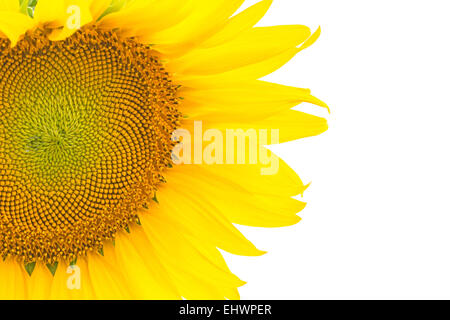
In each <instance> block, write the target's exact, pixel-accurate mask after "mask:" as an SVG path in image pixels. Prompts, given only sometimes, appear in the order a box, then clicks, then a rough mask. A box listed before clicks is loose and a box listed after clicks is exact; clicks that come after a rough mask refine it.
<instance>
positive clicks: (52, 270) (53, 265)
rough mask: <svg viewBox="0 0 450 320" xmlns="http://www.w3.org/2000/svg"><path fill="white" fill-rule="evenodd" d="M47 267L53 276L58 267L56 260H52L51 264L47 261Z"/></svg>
mask: <svg viewBox="0 0 450 320" xmlns="http://www.w3.org/2000/svg"><path fill="white" fill-rule="evenodd" d="M47 268H48V270H50V272H51V274H52V276H55V273H56V269H58V261H56V262H54V263H53V264H50V263H47Z"/></svg>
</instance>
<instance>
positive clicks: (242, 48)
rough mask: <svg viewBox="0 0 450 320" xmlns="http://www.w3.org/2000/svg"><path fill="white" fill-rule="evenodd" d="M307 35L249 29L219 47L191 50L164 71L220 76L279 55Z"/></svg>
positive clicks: (293, 29) (298, 29)
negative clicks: (219, 74)
mask: <svg viewBox="0 0 450 320" xmlns="http://www.w3.org/2000/svg"><path fill="white" fill-rule="evenodd" d="M310 35H311V31H310V29H309V28H308V27H305V26H300V25H299V26H276V27H261V28H253V29H251V30H249V31H247V32H245V33H244V34H242V35H240V36H239V37H237V38H235V39H234V40H232V41H228V42H226V43H225V44H223V45H220V46H217V47H212V48H207V49H197V50H193V51H191V52H189V53H188V54H186V55H184V56H183V57H181V58H179V59H176V60H172V61H171V62H170V63H168V64H167V66H166V67H167V68H168V69H169V70H171V71H172V72H173V73H177V74H178V73H181V74H192V75H210V74H218V73H223V72H226V71H230V70H234V69H238V68H242V67H245V66H247V65H252V64H255V63H258V62H261V61H264V60H267V59H270V58H271V57H274V56H277V55H279V54H282V53H283V52H285V51H287V50H289V49H292V48H295V47H296V46H297V45H299V44H301V43H303V42H304V41H305V40H306V39H308V37H309V36H310Z"/></svg>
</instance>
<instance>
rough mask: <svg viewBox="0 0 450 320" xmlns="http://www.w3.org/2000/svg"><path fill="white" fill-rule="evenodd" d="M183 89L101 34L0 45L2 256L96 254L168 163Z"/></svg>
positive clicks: (139, 52) (143, 56)
mask: <svg viewBox="0 0 450 320" xmlns="http://www.w3.org/2000/svg"><path fill="white" fill-rule="evenodd" d="M177 105H178V98H177V86H176V85H174V84H173V83H172V81H171V80H170V77H169V74H168V73H167V72H166V71H165V70H164V68H163V67H162V65H161V63H160V62H159V61H158V58H157V57H156V56H155V55H154V53H153V52H152V50H151V49H150V47H148V46H145V45H142V44H138V43H137V42H135V41H134V40H133V39H123V38H121V37H120V36H118V35H117V34H116V33H114V32H109V31H108V32H106V31H100V30H99V29H97V28H96V27H95V26H91V27H88V28H83V29H81V30H79V31H77V32H76V33H75V34H74V35H72V36H71V37H69V38H68V39H66V40H64V41H59V42H52V41H50V40H48V37H47V35H46V34H45V33H44V32H43V31H35V32H33V33H27V34H26V35H25V37H24V38H23V40H21V41H19V43H18V44H17V45H16V46H15V47H13V48H11V46H10V43H9V41H8V40H0V254H2V256H3V257H6V256H14V257H18V258H20V259H22V260H23V261H24V262H25V263H28V262H34V261H44V262H46V263H54V262H56V261H59V260H66V261H71V260H73V259H74V258H76V257H77V256H80V255H83V254H85V253H86V252H87V251H89V250H99V249H101V248H102V246H103V242H104V241H105V240H109V239H113V238H114V236H115V234H116V232H117V231H118V230H121V229H124V228H126V227H127V226H128V224H129V223H130V222H132V221H134V219H135V218H136V209H137V208H138V207H140V206H142V205H143V204H144V203H145V201H147V199H149V198H151V197H152V196H153V194H154V192H155V191H156V189H157V186H158V184H159V183H160V182H162V181H163V171H164V170H165V169H166V168H167V167H169V166H170V161H171V159H170V156H171V149H172V147H173V141H172V140H171V134H172V132H173V131H174V130H175V129H176V128H177V127H178V126H179V121H180V113H179V112H178V110H177Z"/></svg>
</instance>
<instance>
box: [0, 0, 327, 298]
mask: <svg viewBox="0 0 450 320" xmlns="http://www.w3.org/2000/svg"><path fill="white" fill-rule="evenodd" d="M243 2H244V0H134V1H126V0H113V1H111V0H94V1H91V0H64V1H63V0H58V1H55V0H38V1H35V0H34V1H28V0H22V1H18V0H0V113H1V115H0V254H1V258H2V260H1V259H0V282H1V283H2V285H1V286H0V297H1V298H3V299H179V298H187V299H224V298H227V299H238V298H239V293H238V290H237V288H238V287H240V286H242V285H243V284H244V282H243V281H241V280H240V279H239V278H237V277H236V276H235V275H234V274H232V273H231V272H230V270H229V269H228V267H227V265H226V263H225V261H224V259H223V257H222V255H221V253H220V251H219V250H218V249H222V250H225V251H227V252H230V253H232V254H237V255H246V256H258V255H262V254H264V252H263V251H260V250H258V249H257V248H256V247H255V246H254V245H253V244H252V243H251V242H249V241H248V240H247V239H246V238H245V237H244V236H243V235H242V234H241V233H240V232H239V231H238V230H237V229H236V227H235V226H234V224H240V225H248V226H257V227H282V226H289V225H293V224H295V223H297V222H298V221H299V220H300V218H299V217H298V216H297V215H296V214H297V213H298V212H299V211H301V210H302V209H303V208H304V206H305V204H304V203H303V202H300V201H297V200H295V199H294V198H292V197H293V196H295V195H298V194H302V193H303V191H304V190H305V189H306V187H307V186H306V185H304V184H303V183H302V181H301V180H300V179H299V178H298V177H297V175H296V174H295V173H294V172H293V171H292V170H291V169H290V168H289V167H288V166H287V165H286V164H285V163H284V162H283V161H282V160H280V159H279V158H277V157H276V156H275V155H274V154H272V153H271V152H270V151H268V150H266V153H267V157H268V158H269V159H272V160H276V161H277V166H276V171H274V172H273V173H271V174H262V170H263V169H267V163H262V162H261V161H256V162H252V161H250V162H248V161H241V162H239V161H238V163H228V162H227V163H225V162H224V161H221V159H220V157H219V155H220V152H219V149H218V148H217V149H215V151H214V152H212V153H211V155H212V161H211V159H209V161H198V159H194V160H193V161H192V162H191V163H188V162H189V161H185V162H184V163H181V164H176V165H175V164H174V162H175V161H174V158H176V157H175V156H174V150H175V149H176V148H178V147H180V146H181V148H182V152H181V153H179V155H180V154H181V155H182V157H183V158H184V159H185V160H186V159H187V160H189V157H193V158H195V154H196V151H198V148H199V147H198V146H195V145H194V149H195V150H194V152H193V153H192V154H191V153H190V152H189V150H188V149H187V148H185V146H186V145H187V140H185V139H186V138H185V137H179V136H176V135H174V132H177V131H179V130H180V129H184V130H185V131H188V132H193V131H195V130H196V129H198V127H199V123H200V125H201V129H202V130H215V131H214V132H216V133H218V134H216V135H215V137H216V138H217V137H218V136H220V134H223V136H227V134H228V133H229V131H230V130H236V131H238V130H241V131H243V130H260V131H258V132H263V130H269V131H268V132H272V131H277V133H278V134H277V137H276V141H272V142H274V143H282V142H286V141H289V140H294V139H298V138H303V137H308V136H313V135H317V134H320V133H322V132H324V131H325V130H326V129H327V123H326V120H325V119H323V118H320V117H316V116H313V115H310V114H307V113H303V112H299V111H294V110H291V108H292V107H294V106H296V105H298V104H300V103H302V102H307V103H313V104H316V105H318V106H321V107H325V108H326V105H325V104H324V103H323V102H321V101H320V100H318V99H317V98H315V97H313V96H312V95H311V94H310V91H309V90H306V89H300V88H294V87H288V86H282V85H278V84H273V83H268V82H264V81H261V80H258V79H260V78H261V77H263V76H265V75H267V74H269V73H271V72H273V71H275V70H276V69H278V68H279V67H281V66H282V65H284V64H285V63H286V62H287V61H289V60H290V59H291V58H292V57H294V56H295V55H296V54H297V53H298V52H300V51H301V50H303V49H305V48H307V47H308V46H310V45H311V44H313V43H314V42H315V40H316V39H317V38H318V36H319V33H320V29H318V30H317V31H316V32H314V33H312V32H311V31H310V29H309V28H307V27H305V26H301V25H286V26H274V27H254V25H255V24H256V23H257V22H258V21H259V20H260V19H261V18H262V16H263V15H264V14H265V12H266V11H267V10H268V8H269V6H270V5H271V2H272V1H271V0H262V1H260V2H259V3H257V4H255V5H253V6H251V7H249V8H247V9H245V10H243V11H242V12H240V13H238V14H234V13H235V12H236V11H237V10H238V9H239V7H240V6H241V5H242V4H243ZM266 136H267V133H266ZM227 137H228V136H227ZM247 138H248V137H247ZM217 146H218V145H216V147H217ZM243 149H244V151H248V152H250V153H251V150H250V148H249V146H247V145H244V147H243ZM199 150H200V152H202V150H203V149H202V146H200V149H199ZM239 150H241V151H242V146H241V147H239V146H232V150H231V151H230V150H227V151H226V152H227V154H226V156H227V157H228V154H229V153H231V154H232V155H233V156H234V153H235V152H238V151H239ZM261 150H262V148H261ZM261 150H260V151H261ZM244 158H245V159H247V158H246V156H244ZM227 159H228V158H227ZM245 159H244V160H245Z"/></svg>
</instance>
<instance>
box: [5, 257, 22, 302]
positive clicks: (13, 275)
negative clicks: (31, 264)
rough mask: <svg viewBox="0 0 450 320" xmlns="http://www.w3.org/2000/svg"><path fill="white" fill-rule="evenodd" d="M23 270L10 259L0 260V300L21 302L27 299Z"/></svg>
mask: <svg viewBox="0 0 450 320" xmlns="http://www.w3.org/2000/svg"><path fill="white" fill-rule="evenodd" d="M26 276H28V275H25V270H24V268H23V265H19V263H17V262H16V261H14V260H13V259H11V258H8V259H6V260H5V261H1V260H0V283H1V285H0V299H2V300H23V299H26V298H27V295H26V285H25V277H26Z"/></svg>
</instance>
